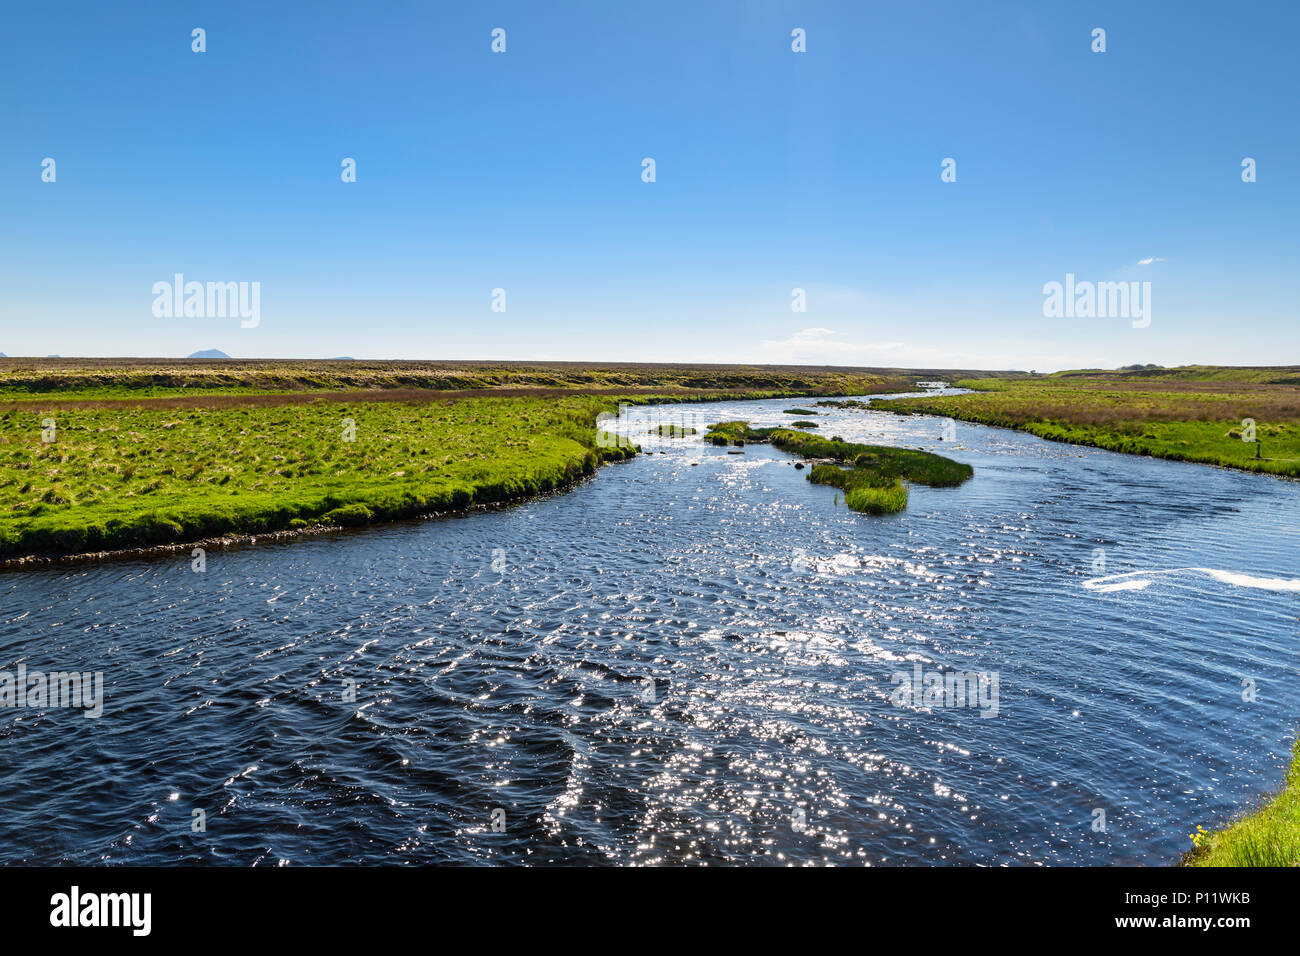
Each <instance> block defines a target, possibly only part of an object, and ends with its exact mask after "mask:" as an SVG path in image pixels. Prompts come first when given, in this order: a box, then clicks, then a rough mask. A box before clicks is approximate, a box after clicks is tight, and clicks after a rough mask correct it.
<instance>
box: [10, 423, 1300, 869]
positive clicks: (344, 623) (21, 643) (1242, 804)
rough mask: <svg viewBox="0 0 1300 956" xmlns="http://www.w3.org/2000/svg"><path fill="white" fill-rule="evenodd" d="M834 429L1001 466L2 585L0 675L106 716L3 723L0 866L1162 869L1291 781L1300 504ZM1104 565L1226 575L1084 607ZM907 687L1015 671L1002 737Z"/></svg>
mask: <svg viewBox="0 0 1300 956" xmlns="http://www.w3.org/2000/svg"><path fill="white" fill-rule="evenodd" d="M790 405H791V402H789V401H778V402H750V403H733V404H731V405H723V406H719V405H711V406H697V407H695V408H694V409H690V408H682V409H672V410H663V409H658V410H655V409H649V410H639V411H638V412H637V413H636V415H637V416H638V417H637V424H635V425H630V426H629V427H630V428H631V430H632V431H633V432H635V433H637V434H638V436H643V435H644V432H645V426H646V423H647V421H649V420H651V419H654V418H655V417H656V416H669V417H670V418H674V419H676V418H678V417H681V416H686V415H690V414H692V413H694V414H695V416H696V420H695V421H696V424H697V425H699V424H702V423H704V422H707V421H714V420H719V419H722V418H731V417H748V418H750V419H752V420H754V421H755V422H756V423H759V424H762V423H774V422H776V421H780V420H784V419H788V417H789V416H783V415H781V414H780V412H781V409H783V408H785V407H789V406H790ZM822 433H823V434H840V435H843V436H844V437H845V438H849V439H859V440H872V439H873V438H874V439H876V440H879V441H882V442H885V443H890V444H906V445H913V446H914V445H925V446H926V447H942V448H944V449H946V450H947V453H948V454H951V455H952V456H953V457H956V458H959V459H961V460H963V461H968V462H970V463H971V464H973V465H974V466H975V469H976V476H975V478H974V479H973V480H972V481H970V482H969V483H967V484H966V485H965V486H963V487H962V488H960V489H942V490H940V489H927V488H920V487H918V488H913V489H912V494H911V504H910V506H909V508H908V510H907V512H906V513H904V514H900V515H896V516H890V517H884V518H879V517H876V518H873V517H867V516H863V515H858V514H854V513H852V512H849V511H847V510H846V509H845V508H844V507H843V506H842V505H839V506H837V505H836V504H835V503H834V502H835V491H834V490H833V489H830V488H823V487H814V486H812V485H810V484H809V483H808V482H806V481H805V480H804V476H805V475H806V474H807V472H806V471H799V470H796V469H795V468H794V467H793V459H792V458H791V457H790V456H787V455H785V454H784V453H782V452H779V451H776V450H774V449H771V448H767V447H761V446H760V447H756V446H749V447H747V448H746V449H745V450H744V454H743V455H728V454H726V452H725V450H723V449H715V448H712V447H706V446H704V445H703V444H702V443H700V442H698V441H695V440H663V441H651V442H648V443H647V447H650V448H654V449H655V450H658V449H664V450H666V451H667V454H653V455H644V456H642V457H640V458H638V459H636V460H634V461H632V462H629V463H626V464H621V465H616V466H611V467H608V468H605V469H602V470H601V472H600V473H599V474H598V475H597V476H596V477H595V478H594V479H592V480H591V481H589V482H587V483H585V484H584V485H582V486H580V487H578V488H576V489H574V490H572V491H570V492H569V493H566V494H563V495H558V496H555V497H552V498H549V499H545V500H541V501H536V502H532V503H529V504H525V505H521V506H518V507H514V508H511V509H508V510H503V511H498V512H491V513H481V514H475V515H473V516H470V517H464V518H456V519H449V520H441V521H430V522H423V523H418V522H417V523H406V524H401V525H396V526H389V527H383V528H378V529H370V530H366V531H362V532H355V533H341V534H338V535H332V536H327V537H320V538H313V539H309V540H304V541H300V542H293V543H286V544H276V545H269V546H255V547H246V548H242V549H238V550H232V551H227V552H212V553H210V554H209V555H208V562H207V570H206V572H204V573H195V572H194V571H192V570H191V566H190V561H189V559H188V557H185V558H181V557H164V558H159V559H153V560H147V561H134V562H130V563H116V564H106V565H102V566H98V567H78V568H70V569H61V570H50V571H35V572H23V573H9V574H4V575H0V668H4V669H7V670H9V671H14V669H15V668H16V667H17V665H18V664H19V663H25V664H26V665H27V667H28V669H29V670H51V669H60V670H71V669H79V670H86V671H102V672H103V674H104V695H105V703H104V713H103V716H102V717H101V718H99V719H87V718H85V717H84V716H83V714H82V713H81V712H80V711H77V710H73V709H50V708H45V709H41V708H22V709H18V708H14V709H3V710H0V862H5V863H18V862H24V863H59V862H72V863H83V864H96V863H109V864H123V863H226V864H237V865H253V864H258V865H282V864H342V863H388V864H399V863H411V864H418V863H434V862H457V863H464V862H475V861H482V862H509V863H540V862H547V861H566V862H570V863H602V862H608V863H721V862H760V863H773V864H776V863H809V862H835V863H850V864H865V863H870V864H881V863H886V864H905V863H910V864H916V863H921V864H941V863H967V864H969V863H981V864H1053V863H1076V864H1078V863H1084V864H1116V863H1153V864H1160V863H1169V862H1171V861H1174V860H1176V858H1177V857H1178V855H1179V854H1180V853H1181V852H1182V851H1183V850H1184V849H1186V848H1187V847H1188V845H1189V844H1188V839H1187V834H1188V833H1189V832H1190V830H1191V829H1192V828H1193V827H1194V826H1195V825H1196V824H1198V823H1202V824H1205V825H1207V826H1210V825H1212V824H1214V823H1216V822H1221V821H1223V820H1224V819H1225V818H1227V817H1229V816H1230V815H1231V814H1232V813H1234V812H1236V811H1239V810H1242V809H1246V808H1248V807H1250V806H1251V805H1252V803H1253V801H1255V800H1257V799H1258V798H1259V797H1260V796H1261V795H1262V794H1263V793H1264V792H1265V791H1267V790H1268V789H1269V788H1271V787H1275V786H1277V785H1278V784H1279V783H1280V781H1281V779H1282V775H1283V768H1284V765H1285V756H1286V753H1287V750H1288V741H1289V739H1290V738H1291V737H1292V736H1293V734H1294V731H1295V727H1296V725H1297V722H1298V721H1300V670H1297V668H1298V667H1300V657H1298V655H1297V652H1296V651H1297V634H1298V632H1300V620H1298V617H1297V616H1298V615H1300V592H1297V591H1296V590H1295V588H1296V587H1300V585H1297V584H1296V583H1295V579H1300V549H1297V543H1300V509H1298V508H1297V505H1298V504H1300V486H1297V485H1296V484H1293V483H1287V482H1283V481H1279V480H1277V479H1273V478H1268V477H1261V476H1252V475H1246V474H1237V473H1233V472H1228V471H1221V470H1217V469H1213V468H1208V467H1202V466H1194V465H1184V464H1176V463H1170V462H1159V461H1149V460H1144V459H1139V458H1129V457H1123V456H1120V455H1114V454H1109V453H1106V452H1100V451H1092V450H1086V449H1078V448H1072V447H1069V446H1064V445H1054V444H1049V443H1046V442H1042V441H1039V440H1037V439H1035V438H1032V437H1030V436H1026V435H1020V434H1016V433H1011V432H1005V431H998V430H993V429H984V428H979V427H976V426H969V425H965V424H958V425H957V431H956V439H957V440H956V441H955V442H945V443H942V444H940V443H939V442H937V441H935V438H936V437H937V436H938V434H939V433H940V422H939V420H937V419H933V418H895V417H893V416H889V415H886V414H884V413H874V412H862V411H836V412H833V413H832V414H831V415H830V416H829V417H827V418H824V419H823V420H822ZM641 440H644V438H643V437H642V438H641ZM498 548H499V549H502V550H501V551H497V552H494V549H498ZM1097 548H1101V549H1103V550H1104V557H1105V561H1106V569H1105V575H1106V576H1110V575H1118V574H1124V573H1127V572H1134V571H1148V572H1149V571H1153V570H1159V571H1163V570H1168V569H1197V568H1202V569H1210V570H1211V571H1213V572H1215V573H1209V572H1207V571H1197V570H1178V571H1174V572H1173V573H1169V574H1158V575H1148V576H1141V575H1139V576H1135V577H1121V578H1111V579H1109V580H1102V581H1100V582H1096V581H1094V582H1093V583H1092V584H1091V585H1089V586H1087V587H1085V582H1087V581H1089V580H1090V579H1095V578H1100V577H1103V575H1102V574H1101V573H1100V572H1099V571H1094V568H1093V562H1094V561H1095V560H1096V559H1097V555H1096V554H1095V553H1094V549H1097ZM494 557H495V558H496V566H497V568H501V567H502V565H503V564H504V570H502V571H498V570H494V568H493V562H494ZM1224 572H1228V573H1224ZM1144 582H1145V584H1144ZM914 665H920V666H921V668H922V671H923V673H924V674H931V673H935V672H943V671H953V670H956V671H962V672H976V671H978V672H985V673H986V674H989V675H996V677H997V691H998V693H997V699H996V703H997V713H996V716H994V715H993V714H991V713H988V715H987V716H982V715H981V711H980V710H978V709H972V708H969V707H956V706H951V707H950V706H932V707H922V706H920V703H924V702H920V703H915V704H914V703H911V702H907V701H902V702H899V701H898V699H897V695H896V687H897V686H898V682H896V681H895V680H894V679H893V675H894V674H895V673H897V672H899V671H903V672H909V673H910V672H911V671H912V668H913V666H914ZM647 679H648V680H649V681H652V682H653V683H648V682H647ZM990 680H991V677H990ZM349 681H355V682H356V683H355V702H350V701H349V700H347V699H346V697H347V692H348V688H349V687H350V686H352V685H350V684H349V683H348V682H349ZM1252 682H1253V683H1252ZM990 687H991V685H990V684H986V687H985V689H986V690H989V689H990ZM1252 690H1253V693H1252ZM1252 696H1253V697H1254V699H1253V700H1250V699H1245V698H1249V697H1252ZM986 713H987V708H986ZM495 808H500V809H501V810H503V811H504V817H500V816H498V821H499V822H500V823H501V824H502V825H503V826H504V831H503V832H494V830H493V826H492V824H493V811H494V809H495ZM195 810H202V811H203V812H204V814H205V815H206V820H205V823H206V830H205V831H204V832H194V829H193V827H194V821H195V816H194V811H195ZM1098 810H1102V811H1105V818H1106V830H1105V832H1099V831H1098V830H1095V829H1094V821H1096V820H1098V819H1099V817H1098V816H1097V814H1096V811H1098ZM801 813H802V818H801V817H800V814H801ZM804 821H806V824H805V822H804Z"/></svg>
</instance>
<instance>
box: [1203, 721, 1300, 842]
mask: <svg viewBox="0 0 1300 956" xmlns="http://www.w3.org/2000/svg"><path fill="white" fill-rule="evenodd" d="M1191 838H1192V844H1193V849H1192V850H1190V851H1189V852H1188V853H1187V854H1186V856H1184V857H1183V861H1182V862H1183V864H1184V865H1186V866H1300V738H1298V739H1297V740H1296V743H1295V746H1294V748H1293V751H1292V760H1291V767H1290V770H1289V771H1288V772H1287V777H1286V784H1285V788H1284V789H1283V790H1282V792H1281V793H1280V794H1278V795H1277V796H1276V797H1275V798H1274V799H1273V800H1272V801H1271V802H1270V803H1269V804H1268V805H1267V806H1265V807H1263V808H1262V809H1260V810H1258V811H1256V812H1255V813H1252V814H1249V815H1247V816H1245V817H1242V818H1241V819H1240V820H1238V821H1237V822H1235V823H1233V824H1231V825H1230V826H1227V827H1225V828H1224V829H1222V830H1217V831H1207V830H1204V829H1203V828H1201V827H1197V829H1196V833H1193V834H1191Z"/></svg>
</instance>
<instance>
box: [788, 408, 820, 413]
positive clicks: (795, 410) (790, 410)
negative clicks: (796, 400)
mask: <svg viewBox="0 0 1300 956" xmlns="http://www.w3.org/2000/svg"><path fill="white" fill-rule="evenodd" d="M782 414H785V415H816V414H817V413H816V412H814V411H813V410H812V409H808V408H787V409H786V410H785V411H784V412H783V413H782Z"/></svg>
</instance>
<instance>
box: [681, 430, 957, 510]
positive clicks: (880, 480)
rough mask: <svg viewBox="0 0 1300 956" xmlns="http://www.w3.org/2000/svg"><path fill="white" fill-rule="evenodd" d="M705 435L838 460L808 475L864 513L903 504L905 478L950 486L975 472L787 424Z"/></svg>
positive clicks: (936, 457) (714, 439)
mask: <svg viewBox="0 0 1300 956" xmlns="http://www.w3.org/2000/svg"><path fill="white" fill-rule="evenodd" d="M796 424H797V423H796ZM705 439H706V440H708V441H709V442H711V443H712V444H714V445H727V444H731V445H744V444H746V443H749V442H770V443H771V444H773V445H775V446H776V447H777V448H780V449H781V450H782V451H788V452H791V453H792V454H796V455H800V456H802V457H803V458H808V459H814V460H815V459H825V460H828V461H832V462H838V463H840V464H821V465H817V466H816V467H814V468H813V469H812V471H811V472H810V473H809V475H808V480H809V481H811V482H813V483H814V484H818V485H832V486H834V487H836V488H839V489H840V490H841V491H843V492H844V501H845V503H846V504H847V505H848V506H849V507H850V508H852V509H853V510H854V511H861V512H864V513H867V514H889V513H891V512H895V511H902V510H903V509H904V508H906V507H907V488H906V486H905V485H904V484H903V482H904V481H910V482H915V483H917V484H922V485H929V486H931V487H933V488H951V487H953V486H955V485H960V484H961V483H962V482H964V481H966V480H967V479H969V478H970V477H971V475H973V474H974V470H973V469H972V468H971V466H970V465H965V464H962V463H961V462H956V461H953V460H952V459H950V458H944V457H943V456H941V455H932V454H930V453H929V452H924V451H913V450H911V449H908V448H894V447H891V446H888V445H862V444H858V443H855V442H846V441H844V440H843V439H842V438H839V437H837V436H832V437H830V438H822V437H820V436H817V435H810V434H808V433H807V432H801V431H794V430H793V429H790V428H751V427H750V426H749V423H748V422H719V423H718V424H716V425H711V426H709V430H708V433H707V434H706V435H705ZM842 465H848V466H849V467H842Z"/></svg>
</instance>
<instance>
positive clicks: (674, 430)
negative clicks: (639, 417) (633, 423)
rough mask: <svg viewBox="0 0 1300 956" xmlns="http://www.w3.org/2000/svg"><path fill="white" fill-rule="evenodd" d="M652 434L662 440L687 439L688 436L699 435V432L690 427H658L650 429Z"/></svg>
mask: <svg viewBox="0 0 1300 956" xmlns="http://www.w3.org/2000/svg"><path fill="white" fill-rule="evenodd" d="M650 434H651V435H658V436H659V437H660V438H685V437H686V436H687V435H696V434H699V430H698V429H695V428H691V427H690V426H689V425H657V426H655V427H654V428H652V429H650Z"/></svg>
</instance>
